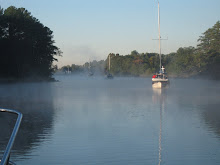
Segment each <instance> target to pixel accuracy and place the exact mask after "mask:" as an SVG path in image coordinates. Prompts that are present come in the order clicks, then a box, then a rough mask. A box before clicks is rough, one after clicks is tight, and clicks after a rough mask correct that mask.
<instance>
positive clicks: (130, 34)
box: [0, 0, 220, 67]
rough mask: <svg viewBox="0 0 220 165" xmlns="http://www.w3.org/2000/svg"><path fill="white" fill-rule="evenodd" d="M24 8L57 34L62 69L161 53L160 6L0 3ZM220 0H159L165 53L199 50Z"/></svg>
mask: <svg viewBox="0 0 220 165" xmlns="http://www.w3.org/2000/svg"><path fill="white" fill-rule="evenodd" d="M11 5H13V6H15V7H17V8H19V7H24V8H26V9H27V10H28V11H29V12H31V14H32V15H33V16H34V17H36V18H37V19H39V20H40V22H41V23H43V24H44V25H45V26H47V27H49V28H50V29H51V30H52V31H53V32H54V40H55V42H56V46H58V47H59V48H60V49H61V50H62V52H63V57H61V58H58V59H59V62H58V66H59V67H61V66H63V65H71V64H84V63H85V62H87V61H92V60H102V59H106V58H107V55H108V54H109V53H119V54H120V55H126V54H129V53H130V52H131V51H132V50H137V51H138V52H139V53H143V52H158V41H156V40H152V39H155V38H157V37H158V28H157V26H158V25H157V2H156V1H155V0H0V6H1V7H2V8H4V9H6V8H7V7H9V6H11ZM219 7H220V0H160V13H161V37H162V38H168V40H166V41H162V53H164V54H167V53H170V52H175V51H176V50H177V49H178V48H179V47H187V46H196V45H197V44H198V43H197V39H198V38H199V36H201V35H202V33H203V32H205V31H206V30H207V29H208V28H210V27H212V26H213V25H214V24H215V23H216V22H217V21H218V20H220V10H219Z"/></svg>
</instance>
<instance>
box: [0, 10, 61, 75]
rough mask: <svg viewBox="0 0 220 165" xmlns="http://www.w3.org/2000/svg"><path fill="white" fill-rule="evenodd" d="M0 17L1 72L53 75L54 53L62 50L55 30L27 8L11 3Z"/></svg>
mask: <svg viewBox="0 0 220 165" xmlns="http://www.w3.org/2000/svg"><path fill="white" fill-rule="evenodd" d="M0 13H1V12H0ZM0 20H2V21H0V50H1V55H0V76H1V77H5V78H8V77H15V78H19V79H24V78H28V77H34V78H36V77H38V78H43V79H48V78H51V76H52V73H53V65H52V63H53V61H56V60H57V59H56V58H54V56H56V55H60V54H61V51H60V49H59V48H58V47H56V46H55V45H54V43H55V41H54V40H53V32H52V31H51V30H50V29H49V28H48V27H46V26H44V25H43V24H42V23H40V22H39V20H38V19H36V18H35V17H33V16H32V15H31V13H30V12H28V11H27V10H26V9H25V8H16V7H14V6H11V7H9V8H7V9H6V10H4V11H3V12H2V14H0Z"/></svg>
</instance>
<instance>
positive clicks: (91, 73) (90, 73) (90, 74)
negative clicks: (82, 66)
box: [88, 62, 93, 76]
mask: <svg viewBox="0 0 220 165" xmlns="http://www.w3.org/2000/svg"><path fill="white" fill-rule="evenodd" d="M90 63H91V62H89V67H88V69H89V73H88V76H93V72H92V71H91V64H90Z"/></svg>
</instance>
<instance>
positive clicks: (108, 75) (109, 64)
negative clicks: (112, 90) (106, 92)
mask: <svg viewBox="0 0 220 165" xmlns="http://www.w3.org/2000/svg"><path fill="white" fill-rule="evenodd" d="M110 70H111V56H110V55H109V56H108V72H107V74H106V76H105V78H106V79H113V78H114V76H113V75H112V74H111V73H110Z"/></svg>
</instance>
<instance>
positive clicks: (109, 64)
mask: <svg viewBox="0 0 220 165" xmlns="http://www.w3.org/2000/svg"><path fill="white" fill-rule="evenodd" d="M110 58H111V56H110V55H109V56H108V68H109V72H110V67H111V61H110Z"/></svg>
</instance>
